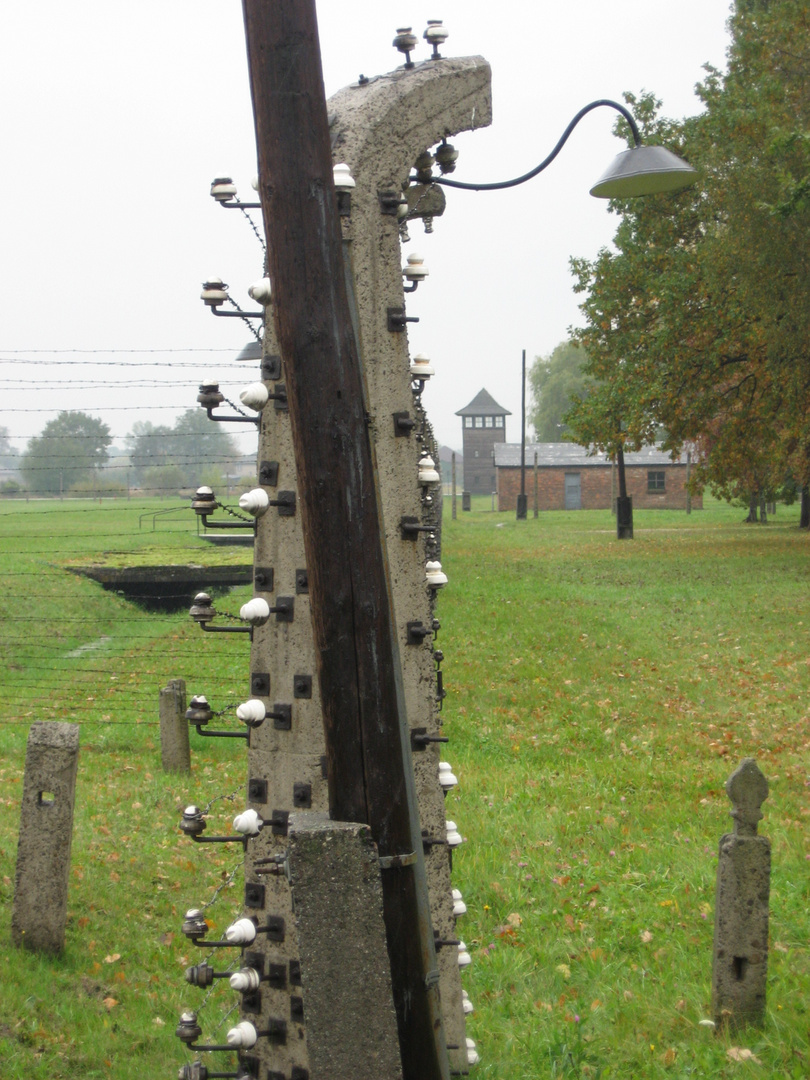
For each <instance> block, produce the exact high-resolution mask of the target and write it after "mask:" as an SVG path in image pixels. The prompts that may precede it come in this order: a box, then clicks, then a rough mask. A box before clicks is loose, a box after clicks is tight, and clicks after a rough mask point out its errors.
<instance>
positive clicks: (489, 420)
mask: <svg viewBox="0 0 810 1080" xmlns="http://www.w3.org/2000/svg"><path fill="white" fill-rule="evenodd" d="M484 427H492V417H491V416H485V417H484Z"/></svg>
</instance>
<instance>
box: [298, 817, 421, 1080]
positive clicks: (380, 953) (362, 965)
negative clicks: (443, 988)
mask: <svg viewBox="0 0 810 1080" xmlns="http://www.w3.org/2000/svg"><path fill="white" fill-rule="evenodd" d="M288 857H289V867H290V884H291V885H292V890H293V903H294V910H295V923H296V928H297V931H298V947H299V955H300V957H301V980H302V983H303V990H304V1008H305V1021H306V1026H307V1052H308V1054H309V1064H310V1075H311V1076H312V1077H313V1080H315V1078H316V1077H328V1078H329V1080H356V1077H358V1076H362V1077H363V1080H399V1078H401V1076H402V1069H401V1064H400V1054H399V1041H398V1038H397V1021H396V1014H395V1012H394V997H393V992H392V989H391V972H390V967H389V961H388V952H387V949H386V944H385V924H384V922H383V906H382V884H381V882H380V873H381V872H382V873H389V874H396V873H400V872H401V871H398V870H396V869H390V870H383V871H381V870H380V864H379V860H378V858H377V848H376V845H375V844H374V842H373V840H372V839H371V830H370V829H369V827H368V826H367V825H355V824H348V823H346V822H342V821H331V820H330V819H329V818H328V816H327V815H326V814H316V813H304V812H301V813H294V814H291V815H290V831H289V852H288Z"/></svg>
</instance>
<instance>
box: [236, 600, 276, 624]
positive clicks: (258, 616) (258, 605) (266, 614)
mask: <svg viewBox="0 0 810 1080" xmlns="http://www.w3.org/2000/svg"><path fill="white" fill-rule="evenodd" d="M239 618H240V619H244V620H245V622H246V623H250V625H251V626H263V625H264V624H265V623H266V622H267V620H268V619H269V618H270V605H269V604H268V603H267V601H266V600H263V599H262V597H261V596H254V597H253V599H252V600H248V602H247V603H246V604H242V606H241V607H240V609H239Z"/></svg>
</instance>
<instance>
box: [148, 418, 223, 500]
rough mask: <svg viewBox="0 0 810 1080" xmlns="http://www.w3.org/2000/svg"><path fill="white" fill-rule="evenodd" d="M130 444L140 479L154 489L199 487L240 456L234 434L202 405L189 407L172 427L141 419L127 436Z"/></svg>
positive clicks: (171, 489)
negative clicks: (208, 415)
mask: <svg viewBox="0 0 810 1080" xmlns="http://www.w3.org/2000/svg"><path fill="white" fill-rule="evenodd" d="M127 446H128V450H129V459H130V461H131V463H132V466H133V468H134V469H135V470H136V473H137V476H138V479H139V481H140V482H141V483H144V484H146V483H147V481H148V486H149V488H150V489H152V490H155V491H160V490H168V491H177V489H178V488H181V487H196V486H197V485H198V484H200V483H202V482H203V480H202V477H203V476H204V475H205V476H206V477H209V478H210V476H211V475H212V473H213V474H216V475H217V476H219V477H221V475H222V472H223V471H226V470H227V469H228V467H229V466H230V465H231V464H232V463H233V462H234V461H236V460H237V459H238V458H239V451H238V449H237V447H236V444H235V442H234V440H233V438H232V437H231V436H230V435H228V434H227V432H226V431H225V430H223V425H222V424H220V423H217V422H212V421H211V420H209V419H208V417H207V416H206V414H205V412H204V410H202V409H187V410H186V411H185V412H184V413H181V415H180V416H178V418H177V420H176V421H175V423H174V426H173V427H171V428H169V427H167V426H165V425H158V426H155V425H153V424H150V423H148V422H144V421H139V422H138V423H136V424H134V425H133V427H132V431H131V432H130V433H129V436H128V437H127ZM161 475H162V476H163V477H164V479H163V481H161V480H160V476H161Z"/></svg>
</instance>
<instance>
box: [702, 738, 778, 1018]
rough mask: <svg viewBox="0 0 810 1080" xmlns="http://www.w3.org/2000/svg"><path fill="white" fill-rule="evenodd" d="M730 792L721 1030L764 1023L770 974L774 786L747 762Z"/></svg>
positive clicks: (718, 1002) (719, 959) (722, 861)
mask: <svg viewBox="0 0 810 1080" xmlns="http://www.w3.org/2000/svg"><path fill="white" fill-rule="evenodd" d="M726 791H727V793H728V797H729V798H730V799H731V803H732V811H731V816H732V818H733V819H734V832H733V833H727V834H726V835H725V836H723V837H721V839H720V857H719V861H718V864H717V896H716V899H715V919H714V958H713V965H712V1008H713V1014H714V1022H715V1025H716V1027H717V1029H718V1030H719V1029H720V1028H721V1027H727V1028H731V1029H733V1028H738V1027H742V1026H743V1025H744V1024H755V1025H761V1024H762V1022H763V1021H764V1019H765V982H766V977H767V974H768V901H769V896H770V880H771V844H770V841H769V840H768V838H767V837H765V836H758V835H757V823H758V822H759V820H760V819H761V818H762V811H761V810H760V807H761V805H762V803H763V802H764V801H765V799H767V797H768V781H767V780H766V779H765V777H764V776H763V774H762V773H761V772H760V770H759V768H758V766H757V763H756V762H755V761H754V759H753V758H746V759H745V760H744V761H743V762H742V764H741V765H740V767H739V768H738V769H736V770H735V772H733V773H732V774H731V776H730V777H729V779H728V781H727V782H726Z"/></svg>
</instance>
